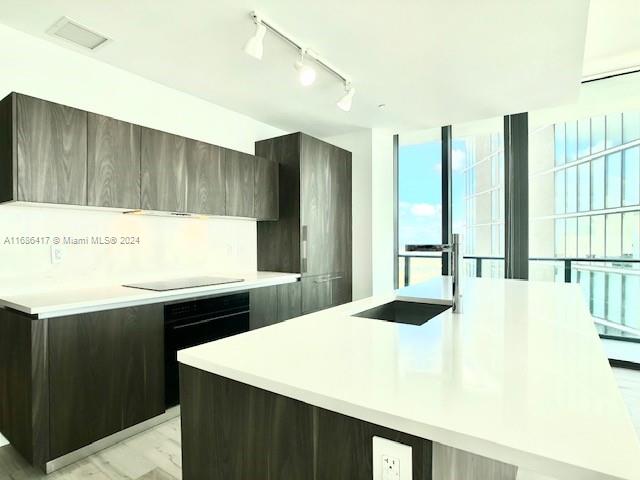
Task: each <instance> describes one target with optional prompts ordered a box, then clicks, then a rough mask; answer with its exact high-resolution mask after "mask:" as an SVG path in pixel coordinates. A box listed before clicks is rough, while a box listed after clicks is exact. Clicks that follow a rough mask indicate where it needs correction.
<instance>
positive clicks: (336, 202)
mask: <svg viewBox="0 0 640 480" xmlns="http://www.w3.org/2000/svg"><path fill="white" fill-rule="evenodd" d="M330 178H331V187H330V192H331V195H330V197H329V202H328V203H329V209H330V211H331V218H330V228H329V235H330V239H329V241H330V243H331V249H330V252H331V268H330V269H329V270H328V271H330V272H342V274H343V275H344V274H347V275H349V276H350V272H351V258H352V251H351V250H352V240H351V153H349V152H347V151H345V150H342V149H339V148H337V147H336V148H335V150H334V151H333V152H332V154H331V158H330Z"/></svg>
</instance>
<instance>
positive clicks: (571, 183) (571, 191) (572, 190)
mask: <svg viewBox="0 0 640 480" xmlns="http://www.w3.org/2000/svg"><path fill="white" fill-rule="evenodd" d="M577 172H578V167H570V168H567V170H566V177H567V187H566V194H567V203H566V211H567V213H575V211H576V210H577V209H578V190H577V189H578V184H577V181H578V180H577Z"/></svg>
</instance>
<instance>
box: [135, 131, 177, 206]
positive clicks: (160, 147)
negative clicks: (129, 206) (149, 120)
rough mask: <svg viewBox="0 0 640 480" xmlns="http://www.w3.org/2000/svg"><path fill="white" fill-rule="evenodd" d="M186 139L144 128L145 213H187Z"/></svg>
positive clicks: (143, 172)
mask: <svg viewBox="0 0 640 480" xmlns="http://www.w3.org/2000/svg"><path fill="white" fill-rule="evenodd" d="M186 143H187V139H186V138H184V137H179V136H177V135H172V134H170V133H165V132H160V131H158V130H152V129H150V128H143V129H142V141H141V144H142V157H141V172H142V192H141V198H142V201H141V205H142V208H143V209H145V210H159V211H163V212H186V210H187V149H186Z"/></svg>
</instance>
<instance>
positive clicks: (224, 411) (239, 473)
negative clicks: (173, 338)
mask: <svg viewBox="0 0 640 480" xmlns="http://www.w3.org/2000/svg"><path fill="white" fill-rule="evenodd" d="M180 389H181V393H180V396H181V398H182V405H181V415H182V471H183V478H184V480H200V479H204V478H212V479H213V478H225V479H227V478H229V479H257V478H260V479H262V478H273V479H279V480H301V479H312V478H317V479H319V480H329V479H331V480H371V478H373V471H372V470H373V446H372V438H373V436H379V437H383V438H388V439H390V440H393V441H396V442H400V443H403V444H405V445H409V446H411V448H412V471H413V475H412V478H413V479H414V480H431V478H432V458H433V456H432V448H433V443H432V442H431V441H430V440H427V439H424V438H419V437H415V436H412V435H409V434H406V433H403V432H399V431H396V430H391V429H389V428H386V427H383V426H380V425H376V424H372V423H369V422H365V421H363V420H360V419H356V418H352V417H348V416H346V415H342V414H340V413H336V412H332V411H329V410H326V409H323V408H320V407H316V406H313V405H310V404H308V403H304V402H301V401H299V400H295V399H292V398H289V397H285V396H283V395H279V394H276V393H272V392H268V391H266V390H262V389H259V388H256V387H253V386H250V385H247V384H244V383H240V382H236V381H233V380H230V379H228V378H224V377H221V376H218V375H214V374H211V373H207V372H204V371H202V370H198V369H196V368H193V367H189V366H187V365H181V366H180ZM486 478H489V477H486Z"/></svg>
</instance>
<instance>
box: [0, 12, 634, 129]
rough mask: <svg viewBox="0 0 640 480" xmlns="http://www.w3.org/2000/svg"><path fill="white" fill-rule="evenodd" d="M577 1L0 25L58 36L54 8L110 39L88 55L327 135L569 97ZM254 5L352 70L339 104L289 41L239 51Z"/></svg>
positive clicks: (573, 86)
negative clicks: (300, 73)
mask: <svg viewBox="0 0 640 480" xmlns="http://www.w3.org/2000/svg"><path fill="white" fill-rule="evenodd" d="M603 1H605V2H606V1H608V0H603ZM630 1H634V0H630ZM635 1H637V0H635ZM588 3H589V2H588V0H562V1H558V0H528V1H513V0H482V1H478V0H451V1H442V0H323V1H312V0H306V1H305V0H262V1H260V2H256V1H255V0H253V1H249V0H180V1H176V0H109V1H103V0H46V1H45V0H0V22H3V23H5V24H7V25H9V26H11V27H13V28H16V29H18V30H22V31H25V32H27V33H31V34H33V35H36V36H39V37H41V38H44V39H47V40H49V41H52V42H59V41H58V40H57V39H54V38H52V37H50V36H48V35H47V34H46V33H45V32H46V30H47V29H48V28H49V27H50V26H51V25H52V24H53V23H54V22H55V21H57V20H58V19H59V18H60V17H61V16H63V15H66V16H68V17H70V18H72V19H73V20H75V21H77V22H80V23H82V24H84V25H86V26H88V27H90V28H92V29H94V30H96V31H98V32H100V33H103V34H106V35H107V36H109V37H111V38H112V39H113V41H112V42H110V43H109V44H108V45H106V46H104V47H103V48H100V49H98V50H97V51H95V52H83V51H82V50H79V49H78V51H81V52H83V53H85V54H87V55H91V56H93V57H95V58H97V59H99V60H101V61H104V62H107V63H109V64H112V65H114V66H117V67H120V68H123V69H125V70H128V71H131V72H134V73H136V74H139V75H141V76H143V77H146V78H149V79H152V80H155V81H157V82H160V83H162V84H164V85H167V86H170V87H172V88H176V89H178V90H181V91H184V92H187V93H190V94H193V95H195V96H198V97H201V98H203V99H206V100H209V101H211V102H214V103H216V104H219V105H222V106H224V107H227V108H230V109H232V110H235V111H238V112H242V113H244V114H247V115H249V116H251V117H253V118H256V119H258V120H261V121H264V122H266V123H269V124H271V125H274V126H276V127H280V128H282V129H284V130H289V131H294V130H303V131H307V132H308V133H311V134H314V135H317V136H328V135H334V134H339V133H343V132H346V131H350V130H353V129H356V128H360V127H385V128H392V129H394V130H396V131H401V130H409V129H420V128H427V127H431V126H438V125H443V124H447V123H453V122H461V121H467V120H474V119H479V118H487V117H492V116H496V115H503V114H505V113H515V112H521V111H525V110H532V109H537V108H542V107H545V106H550V105H556V104H559V103H565V102H570V101H573V100H575V99H576V98H577V93H578V86H579V80H580V77H581V74H582V60H583V54H584V39H585V30H586V25H587V10H588ZM254 9H257V10H259V11H260V12H261V13H262V15H264V16H265V17H266V18H267V19H269V20H271V21H273V22H274V23H276V24H277V25H278V26H280V27H281V28H283V29H285V30H286V31H287V32H288V33H290V34H291V35H293V36H295V38H296V39H298V40H299V41H300V42H302V43H303V44H305V45H306V46H310V47H312V48H313V49H314V50H315V51H317V52H318V53H319V54H320V55H321V56H322V57H324V58H326V59H327V60H328V61H329V62H330V63H331V64H333V65H335V66H336V67H337V68H338V69H340V70H341V71H343V72H344V73H345V74H347V75H349V76H350V77H352V78H353V81H354V86H355V87H356V89H357V93H356V96H355V99H354V105H353V109H352V111H351V112H349V113H345V112H342V111H341V110H339V109H338V108H336V106H335V102H336V100H337V99H338V98H339V97H340V96H341V94H342V93H343V87H342V85H341V84H340V83H339V82H338V81H337V80H336V79H335V78H334V77H332V76H330V75H329V74H326V73H322V72H319V75H318V80H317V81H316V84H315V85H314V86H312V87H307V88H305V87H302V86H300V85H299V84H298V83H297V79H296V76H295V71H294V70H293V63H294V61H295V59H296V53H295V51H293V50H292V48H291V47H290V46H288V45H287V44H285V43H284V42H282V41H280V40H279V39H276V38H274V36H272V35H270V34H267V38H266V41H265V53H264V59H263V60H262V61H261V62H258V61H256V60H254V59H253V58H251V57H249V56H247V55H245V54H244V53H243V52H242V47H243V45H244V43H245V41H246V40H247V39H248V38H249V37H250V36H251V35H252V34H253V32H254V25H253V23H252V22H251V20H250V19H249V12H250V11H252V10H254ZM60 45H61V46H64V47H65V48H74V47H69V46H68V45H66V44H64V43H60ZM381 103H384V104H386V108H385V109H379V108H378V104H381Z"/></svg>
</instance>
